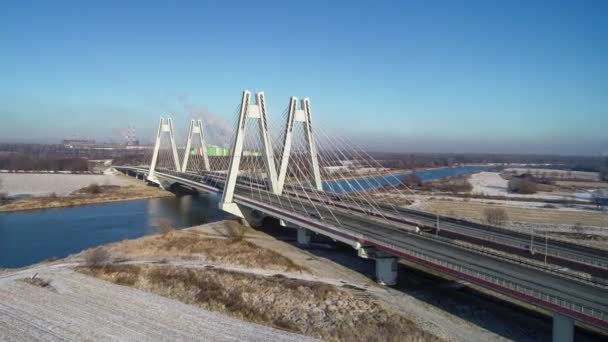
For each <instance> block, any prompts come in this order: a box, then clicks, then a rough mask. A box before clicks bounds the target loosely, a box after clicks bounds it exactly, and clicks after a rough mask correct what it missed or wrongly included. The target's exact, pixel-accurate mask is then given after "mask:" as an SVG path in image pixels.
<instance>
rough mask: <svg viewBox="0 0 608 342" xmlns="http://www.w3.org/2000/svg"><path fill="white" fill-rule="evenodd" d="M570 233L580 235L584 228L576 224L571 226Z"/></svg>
mask: <svg viewBox="0 0 608 342" xmlns="http://www.w3.org/2000/svg"><path fill="white" fill-rule="evenodd" d="M572 231H573V232H575V233H577V234H582V233H584V232H585V228H583V225H582V224H581V223H580V222H577V223H575V224H574V225H573V226H572Z"/></svg>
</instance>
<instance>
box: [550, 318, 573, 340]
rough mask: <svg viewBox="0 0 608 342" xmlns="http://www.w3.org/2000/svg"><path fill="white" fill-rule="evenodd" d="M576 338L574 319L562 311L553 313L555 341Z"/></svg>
mask: <svg viewBox="0 0 608 342" xmlns="http://www.w3.org/2000/svg"><path fill="white" fill-rule="evenodd" d="M573 340H574V320H573V319H572V318H570V317H568V316H564V315H562V314H560V313H557V312H554V313H553V342H572V341H573Z"/></svg>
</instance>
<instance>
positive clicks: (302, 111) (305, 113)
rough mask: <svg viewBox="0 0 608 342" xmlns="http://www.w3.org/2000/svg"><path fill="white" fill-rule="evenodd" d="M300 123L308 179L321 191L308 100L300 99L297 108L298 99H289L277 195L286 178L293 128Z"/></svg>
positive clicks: (321, 185)
mask: <svg viewBox="0 0 608 342" xmlns="http://www.w3.org/2000/svg"><path fill="white" fill-rule="evenodd" d="M298 122H299V123H301V124H302V125H303V126H304V139H306V147H307V149H308V156H309V157H310V164H309V165H310V177H311V178H312V179H311V182H312V184H313V186H314V187H315V189H316V190H318V191H323V182H321V171H320V170H319V159H318V157H317V145H316V144H315V138H314V135H313V134H312V115H311V113H310V100H309V99H308V98H304V99H302V101H301V102H300V108H298V99H297V98H295V97H291V98H290V99H289V113H288V115H287V125H286V127H285V135H284V137H285V141H284V142H283V153H282V155H281V165H280V166H279V176H278V179H277V183H278V184H277V191H276V192H275V193H276V194H277V195H281V194H282V193H283V187H284V184H285V177H286V176H287V164H289V155H290V153H291V143H292V141H293V128H294V125H295V124H296V123H298Z"/></svg>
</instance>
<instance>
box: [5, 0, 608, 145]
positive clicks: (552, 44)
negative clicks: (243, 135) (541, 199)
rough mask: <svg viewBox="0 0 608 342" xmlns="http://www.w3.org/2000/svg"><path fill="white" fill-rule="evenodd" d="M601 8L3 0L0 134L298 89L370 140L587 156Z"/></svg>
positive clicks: (88, 131) (280, 98) (274, 108)
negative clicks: (245, 92)
mask: <svg viewBox="0 0 608 342" xmlns="http://www.w3.org/2000/svg"><path fill="white" fill-rule="evenodd" d="M607 17H608V2H607V1H416V2H412V1H361V2H357V1H348V2H343V3H340V2H337V1H302V2H288V1H276V2H267V1H247V2H229V1H208V2H205V1H192V2H186V1H175V2H169V1H163V2H158V3H157V2H154V1H141V2H137V1H96V2H94V1H69V2H66V1H2V4H0V118H1V119H2V120H1V123H0V141H26V140H37V141H57V140H58V139H60V138H62V137H69V136H71V135H73V134H77V135H79V136H83V137H85V136H91V137H94V138H97V139H105V140H107V139H110V138H112V137H114V138H115V139H118V137H117V136H116V135H113V132H115V131H116V130H118V129H121V128H125V127H126V126H127V125H128V124H134V125H135V126H136V127H137V129H138V133H139V135H140V136H141V137H142V138H147V137H148V136H150V135H153V131H154V125H155V124H156V122H157V118H158V116H160V115H161V114H166V113H167V112H169V111H170V112H172V113H173V114H174V115H175V116H176V118H177V119H180V120H181V118H183V119H185V118H187V117H189V116H190V115H191V113H190V111H193V110H201V109H202V108H205V107H207V108H208V110H209V111H210V112H212V113H215V114H217V115H218V116H220V117H226V118H228V117H229V116H230V115H231V114H232V112H233V110H234V107H235V106H236V105H237V104H238V100H239V97H240V92H241V91H242V89H250V90H252V91H255V90H264V91H265V93H266V96H267V100H268V102H269V109H270V115H274V116H278V115H279V114H280V113H281V112H282V110H283V108H284V107H286V104H287V101H288V97H289V96H292V95H293V96H299V97H303V96H309V97H310V98H311V101H312V105H313V110H314V115H315V119H316V120H317V122H319V123H322V124H323V125H326V126H330V127H332V128H333V129H334V130H339V131H341V132H343V133H344V134H348V135H350V136H353V137H357V138H358V139H359V140H360V141H361V142H362V143H364V144H366V145H368V146H370V148H373V149H376V150H377V149H389V150H392V151H422V152H427V151H435V152H440V151H445V152H461V151H471V152H531V153H544V152H546V153H584V154H598V153H603V152H606V151H608V134H607V131H608V20H607V19H606V18H607ZM193 108H195V109H193ZM228 120H230V121H232V118H229V119H228ZM178 122H179V123H180V124H181V125H185V122H184V120H181V121H178ZM178 122H176V123H178ZM149 132H150V133H149Z"/></svg>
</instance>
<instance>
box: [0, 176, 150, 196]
mask: <svg viewBox="0 0 608 342" xmlns="http://www.w3.org/2000/svg"><path fill="white" fill-rule="evenodd" d="M0 179H1V180H2V184H1V187H0V192H6V193H8V195H9V196H44V195H49V194H51V193H53V192H54V193H55V194H57V195H58V196H65V195H68V194H69V193H71V192H72V191H74V190H78V189H80V188H84V187H85V186H87V185H90V184H91V183H97V184H99V185H119V186H126V185H133V184H141V182H137V181H136V180H135V179H134V178H130V177H125V176H120V175H113V174H104V175H64V174H27V173H3V174H0Z"/></svg>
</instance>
